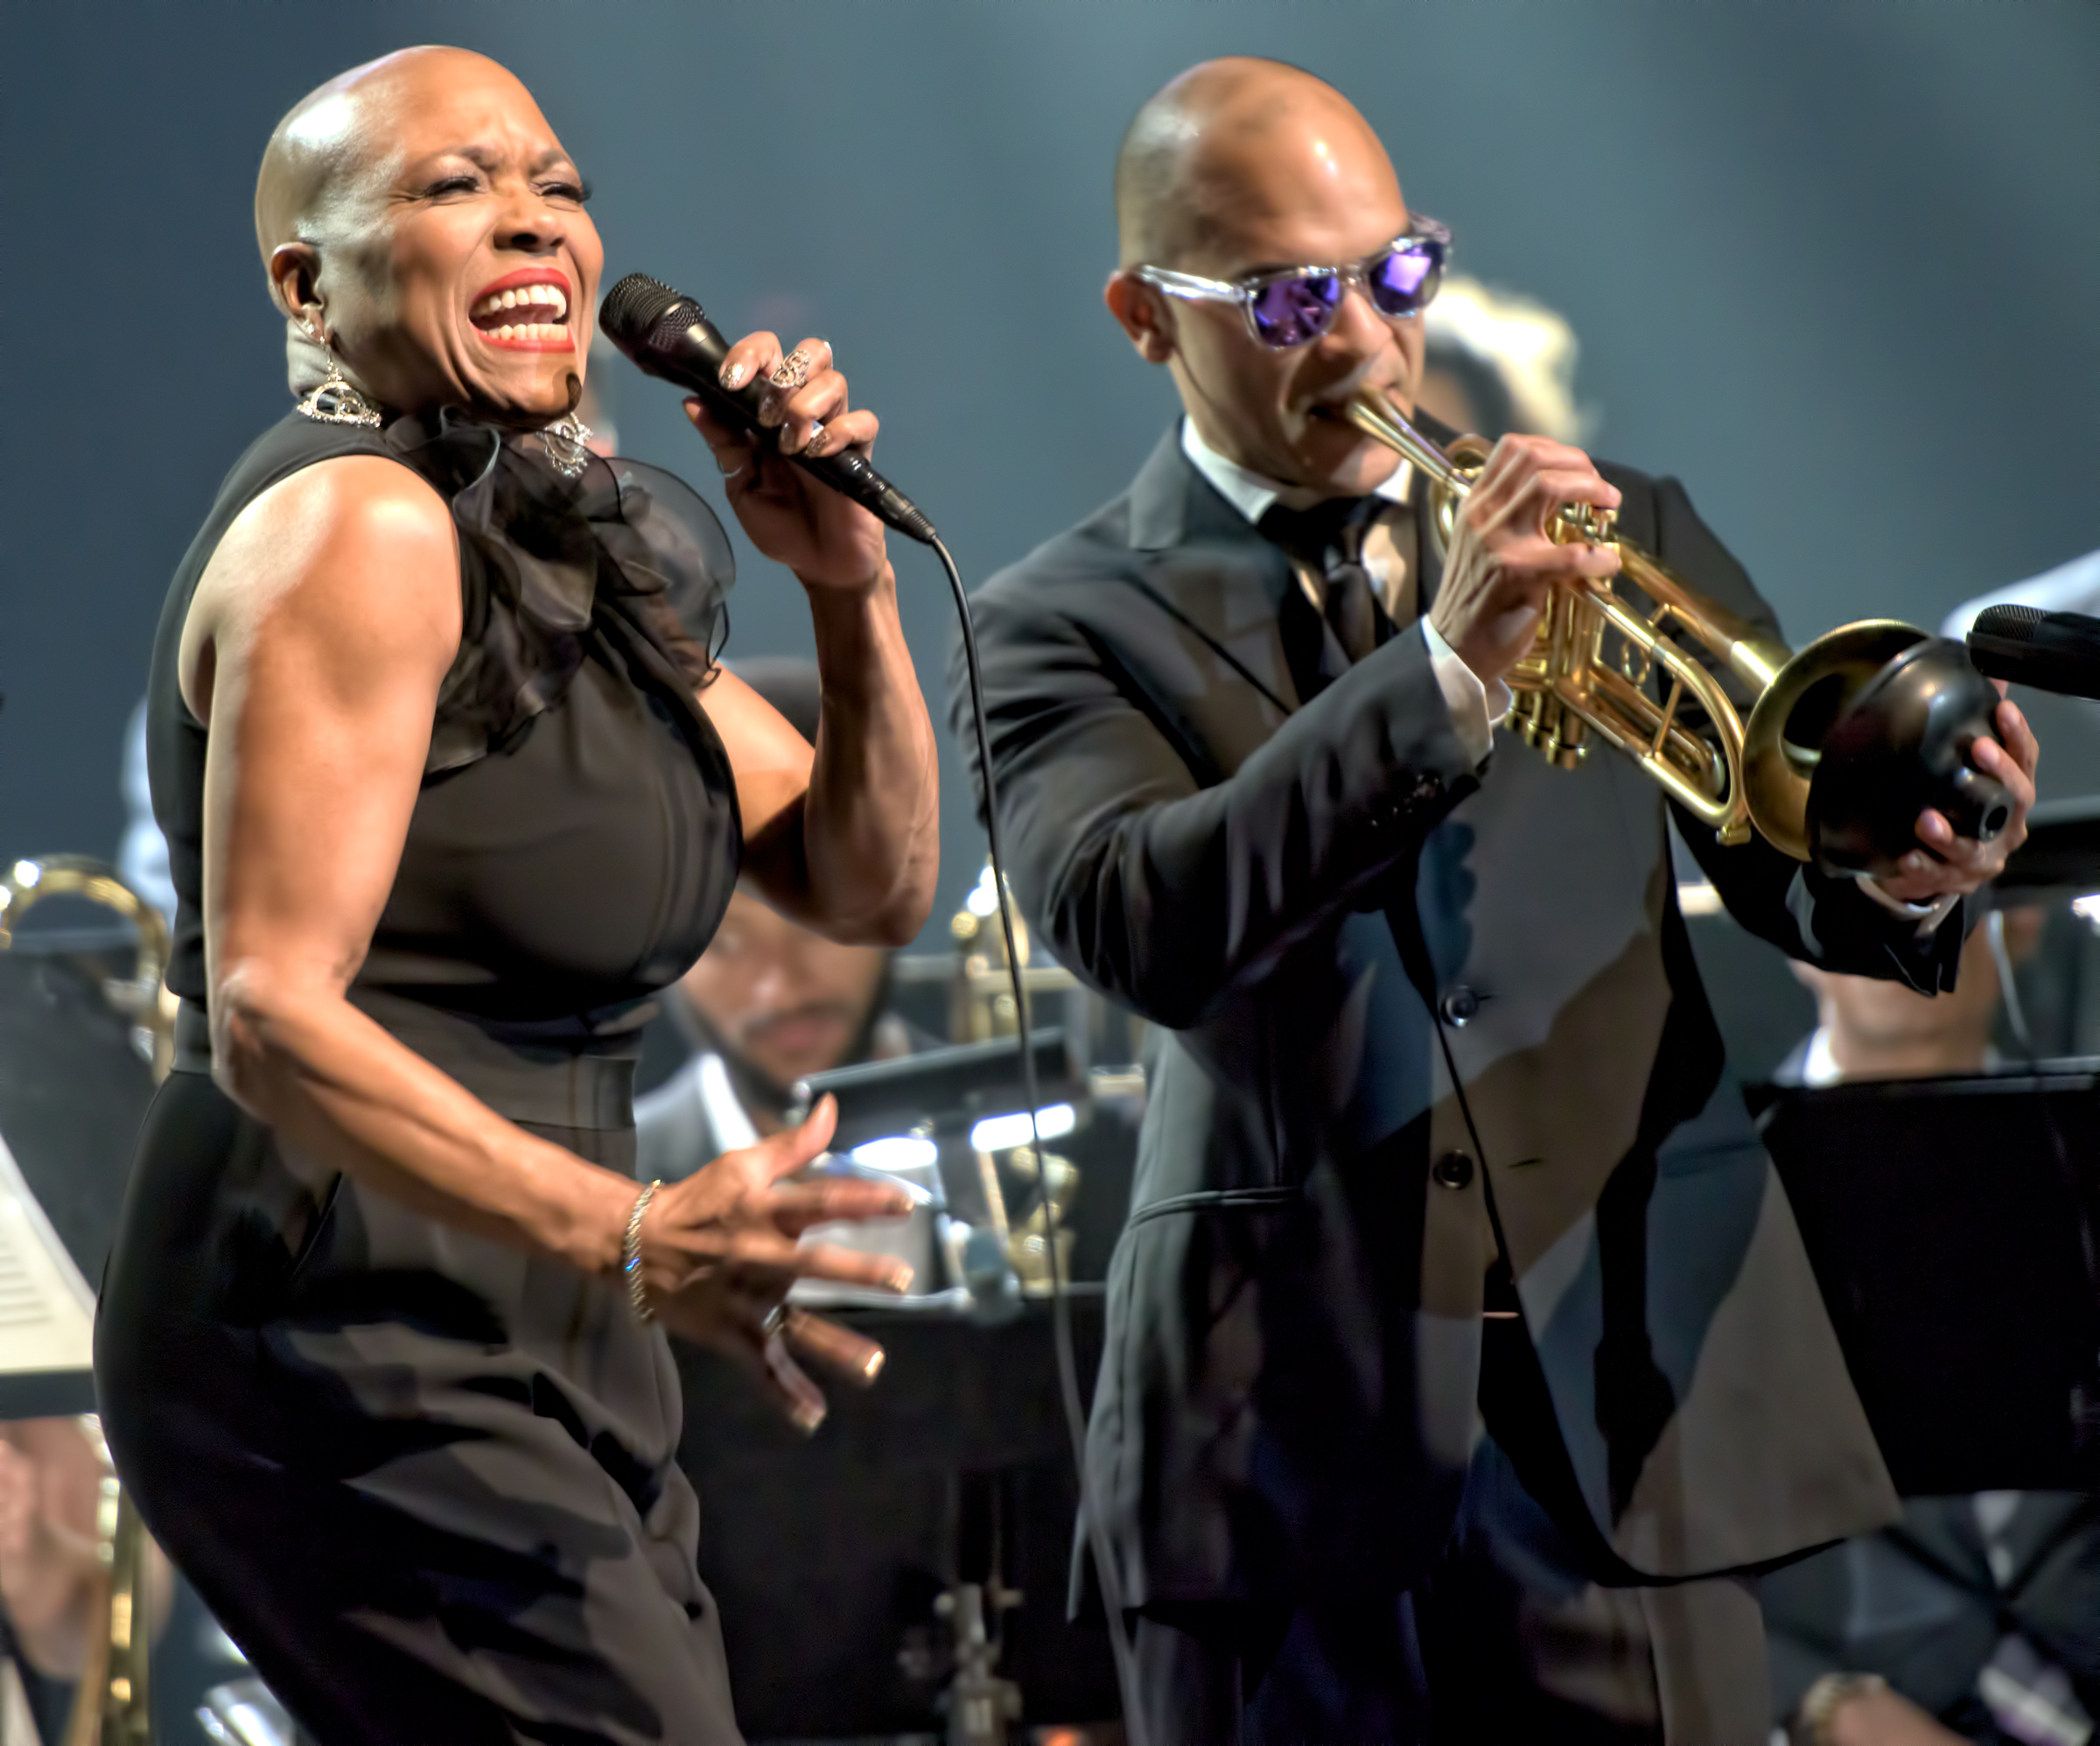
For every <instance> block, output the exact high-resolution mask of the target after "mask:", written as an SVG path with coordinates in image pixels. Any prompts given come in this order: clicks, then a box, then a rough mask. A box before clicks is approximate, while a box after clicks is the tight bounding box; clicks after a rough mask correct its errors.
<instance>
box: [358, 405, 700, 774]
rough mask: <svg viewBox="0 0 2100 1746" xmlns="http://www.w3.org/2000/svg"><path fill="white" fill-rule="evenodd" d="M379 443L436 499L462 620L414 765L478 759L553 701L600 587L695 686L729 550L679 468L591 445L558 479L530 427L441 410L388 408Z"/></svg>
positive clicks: (578, 661) (579, 658) (429, 769)
mask: <svg viewBox="0 0 2100 1746" xmlns="http://www.w3.org/2000/svg"><path fill="white" fill-rule="evenodd" d="M385 441H386V445H387V447H388V449H389V450H390V451H392V452H393V453H394V454H395V456H397V457H398V458H399V459H401V460H402V461H403V462H405V463H406V464H407V465H408V466H410V467H412V468H414V469H415V471H416V473H419V474H421V475H422V477H423V479H425V480H428V481H429V482H430V485H431V486H432V487H434V488H435V489H436V490H437V492H438V494H440V495H441V496H443V497H444V500H445V501H447V502H448V503H449V504H451V511H452V522H453V525H454V526H455V527H456V528H457V529H458V534H459V582H460V596H461V600H462V603H463V605H464V607H465V621H464V624H463V626H462V635H461V637H460V642H459V653H458V657H457V658H456V659H455V660H454V662H453V663H452V668H451V671H450V672H449V673H447V674H446V675H445V678H444V684H443V686H442V687H441V688H440V690H439V691H438V695H437V719H436V722H435V724H434V725H433V726H432V729H431V733H430V755H429V758H428V759H427V761H425V763H424V766H423V768H424V773H425V774H426V775H437V774H439V773H440V772H443V771H447V770H455V769H458V768H461V767H462V766H464V765H466V764H471V763H472V762H473V761H475V760H476V759H478V758H481V757H485V756H486V755H487V754H488V753H490V752H491V751H493V750H496V749H498V748H500V747H503V746H505V745H507V744H508V743H509V742H510V741H511V740H514V738H515V737H516V736H517V735H518V734H519V733H521V732H522V731H523V729H524V728H525V726H527V725H528V723H529V722H530V721H531V720H532V719H533V718H534V717H535V716H536V715H538V714H539V713H540V712H542V711H543V710H546V709H548V708H549V707H551V706H552V705H554V704H555V703H556V702H558V701H559V700H560V698H561V697H562V695H563V692H564V691H567V690H568V688H569V684H570V681H571V680H572V679H574V678H575V677H576V673H577V669H578V668H579V667H580V666H581V665H582V663H583V659H584V653H583V644H582V641H581V639H582V637H583V635H584V633H585V632H586V631H587V630H588V629H589V628H590V625H591V603H592V601H593V600H595V599H596V597H597V593H598V590H599V589H605V590H607V591H608V592H609V593H611V594H613V595H617V596H620V597H622V599H623V604H624V605H625V606H626V607H627V612H628V614H629V615H630V616H631V617H633V618H634V620H636V621H639V623H640V624H641V627H642V628H644V629H645V630H646V631H647V632H648V635H649V636H650V638H651V640H652V641H653V642H655V643H656V645H657V647H658V648H659V649H661V651H662V654H663V656H665V658H666V659H667V660H669V662H670V663H672V665H673V666H674V667H676V669H677V670H679V671H680V672H681V673H683V675H684V676H685V677H686V678H687V679H688V680H689V681H690V683H691V684H693V686H694V687H695V688H696V689H697V688H698V687H700V686H703V685H704V684H707V682H708V681H709V680H710V679H711V677H713V675H714V672H715V659H714V656H715V651H716V650H717V649H719V648H720V647H721V644H722V640H723V636H724V635H725V628H726V626H727V622H728V612H727V607H726V605H725V600H726V597H727V596H728V593H729V590H730V588H731V586H732V584H733V583H734V581H735V579H736V560H735V557H733V555H732V551H731V549H730V543H729V539H728V536H727V535H725V533H724V532H723V530H722V524H721V522H718V520H716V518H715V515H714V512H713V511H712V510H711V509H710V508H708V507H707V505H706V503H705V502H704V501H702V500H701V498H700V497H699V496H698V495H697V494H696V493H695V492H694V491H693V489H692V487H690V486H689V485H687V484H686V483H685V482H684V481H683V480H680V479H678V478H677V477H676V476H675V475H674V474H671V473H665V472H662V470H660V469H659V468H656V467H653V466H644V465H643V464H642V463H641V462H640V461H633V460H627V459H613V460H611V461H606V460H602V459H599V458H598V457H597V456H596V455H593V456H591V459H590V461H589V464H588V465H587V466H585V467H584V471H583V472H582V473H580V474H579V475H578V476H577V477H576V478H575V479H567V478H564V477H563V475H562V474H561V473H557V472H556V470H555V468H554V466H552V465H551V463H550V462H549V459H548V457H547V452H546V450H545V448H544V446H543V445H542V444H541V441H540V439H539V438H538V437H537V436H536V435H535V434H533V433H530V432H515V431H501V430H499V429H497V428H495V427H494V426H493V425H489V424H475V423H472V422H471V421H469V420H467V419H465V418H462V417H459V416H458V414H457V413H453V412H449V411H448V412H443V413H439V414H437V415H434V416H433V417H423V416H420V415H419V416H411V417H402V418H399V419H396V420H395V422H394V423H392V424H389V425H388V427H387V429H386V432H385Z"/></svg>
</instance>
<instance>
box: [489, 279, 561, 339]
mask: <svg viewBox="0 0 2100 1746" xmlns="http://www.w3.org/2000/svg"><path fill="white" fill-rule="evenodd" d="M512 310H519V311H521V312H523V314H524V316H525V318H526V319H523V320H520V321H505V322H502V323H501V324H500V325H499V326H489V325H488V319H489V318H490V317H491V316H502V315H506V314H508V313H509V312H511V311H512ZM472 315H473V318H474V321H475V323H476V325H477V326H479V327H480V329H481V331H482V332H483V333H486V334H488V335H489V336H490V337H491V338H492V339H496V340H559V339H561V338H563V336H564V335H565V334H566V333H568V331H569V294H568V293H567V292H566V291H563V289H562V288H561V287H560V286H559V285H519V286H516V287H515V288H514V289H513V290H510V291H492V292H490V293H489V295H488V296H486V297H485V298H482V299H481V300H480V302H479V303H477V304H476V305H474V306H473V309H472Z"/></svg>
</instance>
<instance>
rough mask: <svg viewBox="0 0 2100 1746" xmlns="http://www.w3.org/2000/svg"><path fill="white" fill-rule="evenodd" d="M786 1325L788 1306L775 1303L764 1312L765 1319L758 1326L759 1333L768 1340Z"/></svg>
mask: <svg viewBox="0 0 2100 1746" xmlns="http://www.w3.org/2000/svg"><path fill="white" fill-rule="evenodd" d="M787 1325H788V1306H787V1305H786V1304H784V1303H776V1304H774V1307H773V1308H771V1309H769V1310H767V1312H766V1319H765V1321H764V1322H760V1324H759V1331H760V1333H761V1334H762V1335H764V1336H766V1338H767V1339H768V1340H770V1339H772V1338H773V1336H774V1335H775V1334H778V1333H779V1332H780V1331H781V1329H783V1328H785V1327H786V1326H787Z"/></svg>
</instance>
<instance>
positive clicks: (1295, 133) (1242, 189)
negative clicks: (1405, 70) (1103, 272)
mask: <svg viewBox="0 0 2100 1746" xmlns="http://www.w3.org/2000/svg"><path fill="white" fill-rule="evenodd" d="M1308 142H1311V144H1312V146H1313V150H1315V151H1319V150H1321V149H1323V147H1324V146H1326V145H1328V144H1340V145H1341V146H1342V147H1343V148H1344V149H1349V148H1355V149H1356V150H1358V151H1363V152H1368V153H1369V155H1370V156H1371V158H1373V159H1374V160H1375V161H1376V163H1377V164H1379V165H1383V166H1385V169H1386V172H1387V173H1388V174H1389V175H1390V164H1388V163H1387V160H1386V157H1385V148H1384V146H1383V144H1380V142H1379V139H1378V137H1377V135H1376V134H1375V133H1373V132H1372V131H1371V128H1370V124H1369V123H1368V122H1366V121H1365V120H1364V119H1363V117H1362V116H1360V115H1358V114H1357V113H1356V110H1355V107H1354V106H1353V105H1352V104H1351V103H1350V102H1349V101H1348V98H1346V97H1344V96H1343V95H1341V92H1339V91H1337V90H1336V89H1335V88H1334V87H1333V86H1332V85H1329V84H1328V83H1327V81H1324V80H1321V79H1316V78H1314V77H1313V74H1310V73H1307V72H1306V71H1304V70H1303V69H1302V68H1300V67H1292V66H1290V65H1289V64H1288V63H1286V62H1284V61H1280V60H1260V59H1258V58H1256V57H1253V56H1245V55H1236V56H1232V57H1229V58H1228V59H1225V60H1207V61H1204V62H1203V63H1202V64H1201V65H1200V66H1197V67H1191V68H1190V69H1189V70H1188V71H1187V72H1186V73H1184V74H1180V76H1179V77H1178V78H1175V79H1173V80H1172V81H1169V83H1168V84H1167V85H1166V87H1165V88H1163V89H1161V90H1160V91H1159V92H1158V93H1157V94H1156V95H1153V96H1152V98H1151V99H1150V100H1148V101H1147V102H1146V103H1145V106H1144V108H1142V109H1139V110H1138V114H1137V116H1136V118H1135V119H1134V120H1132V122H1131V125H1130V128H1129V130H1128V131H1126V132H1125V133H1124V137H1123V145H1122V148H1121V150H1120V151H1118V152H1117V156H1116V227H1117V235H1118V238H1119V242H1120V249H1121V253H1122V264H1123V265H1124V267H1126V268H1127V267H1135V266H1139V265H1143V264H1147V263H1149V264H1151V265H1152V266H1159V267H1167V266H1175V265H1178V264H1180V263H1181V262H1182V261H1183V260H1185V259H1186V258H1187V256H1189V255H1190V254H1192V253H1194V251H1197V250H1199V249H1202V248H1203V247H1204V246H1205V245H1206V244H1207V243H1208V242H1210V241H1211V240H1212V239H1213V238H1214V237H1215V235H1216V234H1217V232H1218V230H1219V229H1220V228H1222V225H1223V224H1224V223H1225V222H1226V221H1227V217H1228V215H1229V214H1236V213H1239V212H1242V211H1243V210H1244V209H1245V206H1246V203H1247V201H1248V200H1249V199H1250V197H1251V198H1259V195H1258V192H1257V191H1258V187H1259V185H1260V184H1261V183H1262V182H1264V180H1265V179H1264V178H1263V177H1261V176H1259V175H1251V174H1250V168H1251V167H1252V165H1254V163H1255V162H1257V160H1259V159H1260V158H1263V157H1264V156H1266V155H1270V154H1274V153H1276V152H1278V151H1282V152H1285V153H1286V154H1290V155H1297V154H1302V153H1303V152H1304V151H1306V147H1307V144H1308Z"/></svg>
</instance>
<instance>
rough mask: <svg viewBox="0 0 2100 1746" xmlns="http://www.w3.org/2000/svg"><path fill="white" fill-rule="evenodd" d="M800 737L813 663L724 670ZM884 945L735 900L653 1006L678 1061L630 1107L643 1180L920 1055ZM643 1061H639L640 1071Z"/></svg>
mask: <svg viewBox="0 0 2100 1746" xmlns="http://www.w3.org/2000/svg"><path fill="white" fill-rule="evenodd" d="M728 664H729V666H730V669H731V670H732V671H733V672H734V673H735V674H736V675H737V677H739V678H740V679H742V680H743V681H744V683H745V684H747V685H749V686H750V687H751V688H752V690H753V691H756V692H757V693H758V694H759V695H760V697H762V698H765V699H766V701H767V703H769V704H771V705H773V707H774V709H776V710H778V711H779V712H781V717H782V719H784V720H786V721H787V722H788V725H789V726H792V727H793V728H794V729H795V732H796V733H800V734H801V735H802V737H803V738H804V739H805V740H809V741H810V742H811V743H812V744H814V743H815V741H816V719H817V706H818V703H819V701H820V698H821V692H820V689H819V686H818V683H817V671H816V663H815V662H814V661H802V660H795V659H790V658H787V657H781V656H762V657H759V658H756V659H752V660H745V661H738V662H734V663H728ZM895 956H896V954H895V953H894V952H893V950H891V949H890V948H888V947H886V946H865V945H853V944H850V943H844V942H842V941H838V940H829V939H826V938H825V937H824V936H823V935H822V934H819V933H816V932H813V931H812V930H811V929H808V928H805V927H803V926H802V925H801V924H800V923H799V922H793V921H790V920H789V919H788V917H787V916H785V915H781V914H780V912H779V911H777V910H775V909H774V908H770V907H769V906H768V905H767V903H766V902H765V901H763V900H762V899H761V898H760V897H758V896H756V895H755V894H753V893H751V892H749V891H745V890H739V891H738V892H737V893H736V894H735V895H734V896H732V898H731V899H730V901H729V908H728V909H727V910H726V911H725V913H724V915H723V917H722V925H721V926H720V927H719V928H718V929H716V930H715V937H714V938H713V940H711V942H710V943H709V944H708V948H707V950H705V951H704V952H703V953H702V954H701V955H700V961H699V962H698V963H697V964H694V966H693V967H692V968H691V969H690V970H689V971H686V973H685V974H684V975H683V977H681V978H679V980H678V981H677V982H676V984H674V985H672V986H671V987H669V988H667V989H666V990H665V991H664V992H663V994H662V996H661V997H660V998H661V999H662V1005H663V1007H664V1014H663V1018H662V1020H661V1021H660V1022H659V1023H658V1024H657V1025H655V1026H654V1027H651V1028H652V1037H653V1038H655V1037H657V1036H661V1035H662V1034H663V1033H665V1032H667V1031H668V1032H669V1034H671V1035H672V1036H675V1037H676V1038H677V1039H679V1040H680V1041H681V1042H682V1043H683V1047H684V1048H687V1049H689V1050H690V1055H689V1057H688V1058H687V1059H686V1061H685V1062H684V1064H683V1066H681V1067H680V1068H678V1069H677V1070H676V1072H675V1073H674V1074H673V1075H672V1076H670V1077H669V1079H668V1080H666V1081H664V1082H663V1083H661V1084H658V1085H655V1086H654V1087H653V1088H652V1089H651V1090H648V1092H646V1093H645V1094H643V1095H642V1096H641V1097H637V1098H636V1099H635V1101H634V1126H635V1131H636V1138H637V1142H638V1145H639V1147H640V1153H639V1156H640V1163H639V1165H638V1167H637V1173H638V1174H639V1175H641V1178H642V1179H643V1180H644V1181H648V1180H650V1179H653V1178H656V1177H662V1179H663V1180H664V1181H665V1182H675V1181H676V1180H677V1179H678V1178H680V1177H682V1176H688V1175H691V1174H692V1173H693V1172H694V1171H695V1170H697V1169H698V1168H700V1167H701V1166H702V1165H703V1164H704V1163H706V1162H707V1161H708V1160H709V1159H711V1158H713V1157H715V1156H717V1155H718V1153H723V1152H727V1151H731V1150H733V1149H734V1148H736V1147H738V1146H750V1145H753V1144H755V1143H756V1142H757V1140H758V1139H760V1137H761V1136H763V1135H765V1134H768V1133H774V1132H779V1130H780V1129H781V1126H782V1125H784V1124H785V1122H786V1119H787V1115H788V1104H789V1101H790V1095H791V1093H792V1091H793V1089H794V1086H795V1081H796V1080H798V1079H800V1078H802V1077H803V1076H805V1075H808V1074H811V1073H822V1072H824V1071H826V1070H827V1069H830V1068H834V1067H845V1066H850V1065H851V1064H852V1063H854V1062H862V1061H888V1060H893V1059H895V1058H896V1057H898V1056H900V1055H914V1054H916V1053H917V1052H918V1051H919V1050H920V1049H921V1048H927V1047H928V1046H929V1045H930V1044H931V1043H933V1042H934V1041H936V1039H933V1038H929V1037H928V1036H926V1035H924V1034H922V1033H921V1032H920V1031H919V1030H917V1029H916V1028H915V1027H913V1026H912V1025H910V1024H909V1023H907V1020H905V1019H904V1017H903V1016H902V1015H901V1014H900V1013H895V1012H893V1011H892V1010H890V1006H889V1001H888V994H889V989H890V964H891V960H892V959H893V957H895ZM643 1070H644V1072H645V1073H646V1072H647V1070H648V1054H647V1053H646V1052H645V1055H644V1059H643Z"/></svg>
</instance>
